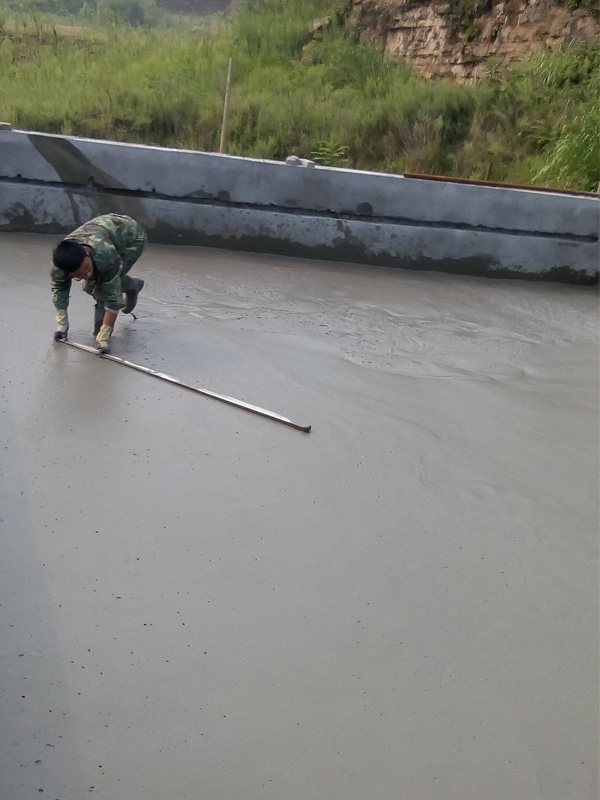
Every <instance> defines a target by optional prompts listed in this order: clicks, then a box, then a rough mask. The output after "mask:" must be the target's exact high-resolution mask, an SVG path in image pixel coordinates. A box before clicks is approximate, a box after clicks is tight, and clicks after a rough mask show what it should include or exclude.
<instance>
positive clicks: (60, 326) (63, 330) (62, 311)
mask: <svg viewBox="0 0 600 800" xmlns="http://www.w3.org/2000/svg"><path fill="white" fill-rule="evenodd" d="M68 333H69V315H68V314H67V309H66V308H58V309H57V310H56V332H55V334H54V341H55V342H60V341H61V340H64V339H66V338H67V334H68Z"/></svg>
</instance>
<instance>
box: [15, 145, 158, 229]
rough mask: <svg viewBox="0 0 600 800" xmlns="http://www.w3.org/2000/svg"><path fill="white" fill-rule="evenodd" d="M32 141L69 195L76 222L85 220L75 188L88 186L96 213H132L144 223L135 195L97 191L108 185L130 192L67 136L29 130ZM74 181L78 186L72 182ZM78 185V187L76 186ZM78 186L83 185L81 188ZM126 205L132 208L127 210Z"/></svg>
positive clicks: (140, 205) (80, 222)
mask: <svg viewBox="0 0 600 800" xmlns="http://www.w3.org/2000/svg"><path fill="white" fill-rule="evenodd" d="M27 138H28V139H29V141H30V142H31V144H32V145H33V146H34V147H35V149H36V150H37V151H38V153H39V154H40V155H41V156H42V158H44V159H45V160H46V161H47V162H48V163H49V164H50V165H51V166H52V167H53V168H54V169H55V170H56V172H57V173H58V175H59V177H60V179H61V181H62V184H61V185H62V188H63V189H64V190H65V192H66V193H67V195H68V197H69V201H70V203H71V207H72V209H73V217H74V218H75V220H76V222H77V225H81V224H82V223H83V222H85V221H86V220H85V219H82V218H81V217H80V214H79V207H78V205H77V203H76V202H75V200H74V198H73V195H72V191H78V192H79V191H81V190H82V189H86V188H87V189H88V191H89V196H90V200H91V201H92V204H93V205H95V206H96V209H97V210H96V212H95V213H97V214H108V213H110V212H113V213H116V214H130V215H131V216H132V217H134V218H135V219H137V220H138V221H139V222H140V223H141V224H142V225H144V224H145V223H146V222H147V220H146V219H145V217H146V214H145V212H144V207H143V204H142V203H139V202H136V198H135V195H134V196H133V197H126V198H124V197H122V196H120V195H119V194H117V195H106V194H105V193H104V192H102V191H97V188H98V187H102V188H103V189H104V188H107V189H118V190H119V191H120V192H123V193H128V190H127V187H126V186H125V185H124V184H123V183H121V182H120V181H119V180H117V179H116V178H115V177H114V176H113V175H111V174H110V173H108V172H105V171H104V170H102V169H100V168H99V167H97V166H96V165H95V164H94V163H93V162H92V161H90V159H89V158H88V157H87V156H85V155H84V154H83V153H82V152H81V151H80V150H78V149H77V148H76V147H75V145H74V144H73V143H72V142H70V141H68V140H67V139H58V138H56V139H52V138H49V137H47V136H43V135H37V134H35V133H30V134H28V137H27ZM73 184H75V186H73ZM76 187H77V188H76ZM78 187H81V189H79V188H78ZM125 206H127V208H128V209H129V210H128V211H127V210H125Z"/></svg>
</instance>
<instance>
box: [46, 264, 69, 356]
mask: <svg viewBox="0 0 600 800" xmlns="http://www.w3.org/2000/svg"><path fill="white" fill-rule="evenodd" d="M50 279H51V284H52V302H53V303H54V309H55V311H56V331H55V332H54V341H55V342H56V341H58V340H59V339H66V338H67V334H68V333H69V315H68V314H67V306H68V305H69V292H70V290H71V278H70V276H69V275H68V274H67V273H66V272H63V270H62V269H58V267H52V272H51V273H50Z"/></svg>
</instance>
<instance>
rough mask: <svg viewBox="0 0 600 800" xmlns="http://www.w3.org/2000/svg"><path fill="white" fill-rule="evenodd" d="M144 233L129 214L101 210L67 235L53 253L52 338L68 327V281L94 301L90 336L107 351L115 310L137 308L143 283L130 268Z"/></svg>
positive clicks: (100, 349) (64, 335)
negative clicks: (102, 211) (54, 321)
mask: <svg viewBox="0 0 600 800" xmlns="http://www.w3.org/2000/svg"><path fill="white" fill-rule="evenodd" d="M146 241H147V237H146V233H145V231H144V230H143V228H142V227H141V226H140V225H138V223H137V222H136V221H135V220H134V219H131V217H126V216H122V215H120V214H104V215H103V216H101V217H95V218H94V219H92V220H90V221H89V222H86V223H84V224H83V225H81V227H79V228H77V230H74V231H73V233H70V234H69V235H68V236H67V237H66V238H65V239H63V241H62V242H60V244H59V245H58V247H57V248H56V249H55V250H54V253H53V254H52V262H53V264H54V266H53V268H52V273H51V274H52V299H53V301H54V308H55V309H56V323H57V330H56V333H55V334H54V340H55V341H58V340H59V339H66V338H67V334H68V331H69V317H68V314H67V307H68V305H69V293H70V290H71V281H72V279H73V278H75V280H76V281H81V282H82V288H83V290H84V292H87V293H88V294H90V295H92V297H93V298H94V300H95V301H96V308H95V312H94V336H95V337H96V344H97V345H98V352H99V353H100V354H102V353H110V337H111V334H112V332H113V329H114V327H115V322H116V320H117V314H118V313H119V311H123V313H124V314H129V313H131V312H132V311H133V309H134V308H135V306H136V303H137V299H138V294H139V293H140V291H141V290H142V287H143V285H144V281H143V280H142V279H141V278H134V277H133V276H131V275H129V270H130V269H131V267H132V266H133V265H134V264H135V262H136V261H137V260H138V258H139V257H140V256H141V254H142V252H143V250H144V247H145V246H146Z"/></svg>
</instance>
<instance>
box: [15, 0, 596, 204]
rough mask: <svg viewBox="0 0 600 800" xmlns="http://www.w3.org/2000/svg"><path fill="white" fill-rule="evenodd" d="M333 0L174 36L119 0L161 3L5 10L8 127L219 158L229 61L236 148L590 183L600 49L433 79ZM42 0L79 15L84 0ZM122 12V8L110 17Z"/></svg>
mask: <svg viewBox="0 0 600 800" xmlns="http://www.w3.org/2000/svg"><path fill="white" fill-rule="evenodd" d="M335 1H336V0H253V2H251V3H246V4H243V5H240V6H238V7H236V10H235V11H234V13H232V14H231V15H230V16H228V17H223V16H221V15H219V16H217V17H212V18H204V22H203V23H202V24H195V25H193V26H192V25H191V24H187V26H186V28H185V29H184V28H182V27H181V26H180V27H179V29H177V30H173V29H166V28H163V27H148V24H149V23H148V19H149V17H147V16H144V20H142V21H141V22H140V20H139V19H137V18H135V19H128V24H124V22H123V20H124V19H125V18H126V16H127V15H125V16H124V15H123V13H122V12H123V8H124V7H125V5H127V4H129V5H127V8H128V9H129V11H128V12H127V13H128V14H133V11H132V9H133V8H138V6H137V5H135V4H139V7H140V8H142V7H143V8H145V9H146V10H145V11H144V15H150V14H151V11H152V3H153V2H154V0H147V5H144V3H146V0H88V2H89V3H90V4H92V3H93V4H94V7H93V9H92V11H93V14H94V15H95V16H94V25H90V26H89V27H81V26H73V25H71V26H65V25H59V24H58V23H57V22H56V21H54V22H53V21H51V20H50V18H47V17H43V16H40V14H39V13H38V12H36V13H31V12H29V13H28V14H22V13H19V12H17V11H15V10H14V9H11V10H5V11H4V12H3V13H2V12H0V118H2V119H4V120H7V121H10V122H11V123H12V124H13V125H15V126H18V127H22V128H30V129H34V130H43V131H50V132H58V133H61V132H62V133H68V134H76V135H83V136H91V137H99V138H109V139H116V140H121V141H134V142H144V143H148V144H162V145H168V146H175V147H187V148H193V149H199V150H208V151H214V150H216V149H218V144H219V134H220V128H221V117H222V109H223V95H224V89H225V75H226V72H227V62H228V59H229V57H230V56H231V57H233V59H234V82H233V91H232V98H231V116H230V121H229V135H228V147H227V150H228V152H230V153H235V154H238V155H247V156H257V157H263V158H275V159H284V158H286V157H287V156H288V155H290V154H292V153H295V154H296V155H299V156H302V157H307V158H313V159H314V160H315V161H317V162H318V163H322V164H330V165H334V166H348V167H353V168H360V169H373V170H379V171H389V172H422V173H430V174H445V175H453V176H456V177H463V178H480V179H485V180H496V181H506V182H512V183H524V184H537V185H554V186H560V187H563V188H570V189H578V190H593V189H595V188H596V186H597V184H598V181H599V180H600V142H599V141H598V135H599V134H598V131H599V130H600V104H599V103H598V101H597V86H598V85H599V84H598V79H599V78H600V48H599V47H589V46H588V47H582V46H579V47H573V48H571V49H569V50H568V51H567V52H565V53H554V54H552V53H543V54H541V55H539V56H536V57H534V58H533V59H532V60H531V61H529V62H527V63H525V64H522V65H520V66H519V67H517V68H514V69H512V70H510V71H505V70H503V69H501V68H500V67H499V66H498V65H497V64H494V63H493V62H489V63H488V69H487V77H486V78H485V79H484V80H483V81H481V82H480V84H479V85H477V86H460V85H454V84H448V83H444V82H439V81H438V82H436V81H426V80H423V79H421V78H419V77H418V76H416V75H415V73H414V72H413V71H412V70H411V69H410V68H409V67H408V66H407V65H406V64H403V63H397V64H392V63H389V62H387V61H386V60H385V59H384V56H383V54H382V53H381V52H380V51H379V50H376V49H374V48H372V47H369V46H366V45H362V44H360V42H359V41H358V37H357V34H356V33H354V32H352V31H350V30H348V29H347V28H346V27H345V25H344V15H343V8H342V7H336V6H334V5H333V3H334V2H335ZM32 2H33V0H32ZM36 2H43V3H44V4H46V5H47V4H49V3H56V4H57V7H58V4H60V7H61V8H62V9H63V11H65V12H69V8H70V7H69V5H68V4H69V3H71V2H72V3H73V7H72V8H71V11H73V10H74V8H75V6H77V7H78V8H79V12H81V2H75V0H36ZM115 3H122V4H125V5H124V6H123V7H122V8H121V13H120V14H117V15H115V14H112V16H111V14H110V13H108V12H106V9H109V8H114V4H115ZM111 4H113V5H111ZM89 8H91V5H90V6H89ZM102 9H105V10H104V11H103V10H102ZM154 9H155V10H156V7H155V6H154ZM69 13H70V12H69ZM136 13H137V12H136ZM152 13H154V12H152ZM315 19H320V20H321V22H320V24H317V25H315V24H313V20H315ZM70 21H71V22H72V21H73V20H72V19H71V20H70ZM61 22H64V20H61ZM154 22H155V23H156V24H160V19H158V20H154ZM154 22H153V24H154Z"/></svg>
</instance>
